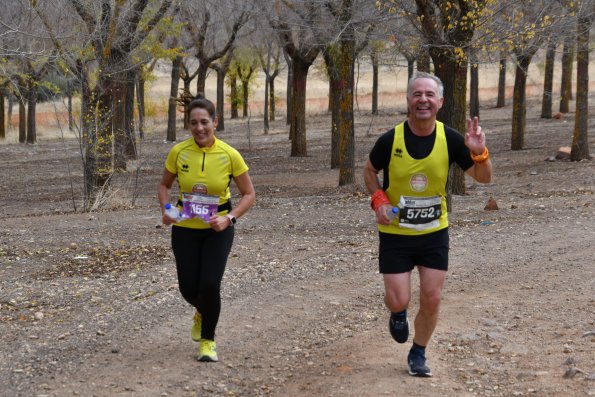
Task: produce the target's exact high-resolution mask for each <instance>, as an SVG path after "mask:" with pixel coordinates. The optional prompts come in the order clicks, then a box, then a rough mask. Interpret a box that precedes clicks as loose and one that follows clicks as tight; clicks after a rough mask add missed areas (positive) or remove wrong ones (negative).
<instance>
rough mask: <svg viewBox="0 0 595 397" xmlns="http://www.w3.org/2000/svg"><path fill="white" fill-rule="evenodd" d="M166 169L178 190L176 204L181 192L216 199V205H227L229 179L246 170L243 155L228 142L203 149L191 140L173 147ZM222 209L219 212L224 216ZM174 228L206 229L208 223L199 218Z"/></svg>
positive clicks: (179, 223) (186, 221)
mask: <svg viewBox="0 0 595 397" xmlns="http://www.w3.org/2000/svg"><path fill="white" fill-rule="evenodd" d="M165 169H166V170H167V171H169V172H171V173H172V174H175V175H176V176H177V179H178V186H179V191H180V196H179V201H178V204H180V203H181V201H182V194H183V193H201V194H208V195H211V196H218V197H219V206H220V208H221V206H224V205H225V204H226V203H228V202H229V199H230V197H231V192H230V191H229V185H230V183H231V180H232V178H234V177H237V176H239V175H242V174H243V173H245V172H247V171H248V166H247V165H246V162H245V161H244V159H243V158H242V155H241V154H240V153H239V152H238V151H237V150H236V149H234V148H233V147H231V146H230V145H228V144H227V143H225V142H223V141H221V140H219V139H217V138H215V142H214V143H213V145H212V146H211V147H208V148H202V147H200V146H198V145H197V144H196V141H195V140H194V138H193V137H191V138H188V139H186V140H184V141H182V142H180V143H178V144H176V145H174V147H172V149H171V150H170V151H169V154H168V155H167V159H166V161H165ZM227 212H228V209H225V210H223V211H221V212H220V214H221V215H224V214H225V213H227ZM176 225H178V226H183V227H188V228H192V229H207V228H209V227H210V226H209V224H208V223H206V222H204V221H203V220H202V219H200V218H192V219H188V220H183V221H181V222H178V223H177V224H176Z"/></svg>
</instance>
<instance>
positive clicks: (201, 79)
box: [196, 62, 209, 96]
mask: <svg viewBox="0 0 595 397" xmlns="http://www.w3.org/2000/svg"><path fill="white" fill-rule="evenodd" d="M208 71H209V65H207V64H204V63H203V62H201V63H200V64H199V65H198V70H197V73H196V93H197V95H198V94H200V95H202V96H205V95H206V94H205V87H206V84H207V72H208Z"/></svg>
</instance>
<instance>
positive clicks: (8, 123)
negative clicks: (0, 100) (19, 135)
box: [6, 92, 14, 131]
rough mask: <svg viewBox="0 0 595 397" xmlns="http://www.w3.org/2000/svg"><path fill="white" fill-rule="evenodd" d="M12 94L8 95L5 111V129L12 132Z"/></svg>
mask: <svg viewBox="0 0 595 397" xmlns="http://www.w3.org/2000/svg"><path fill="white" fill-rule="evenodd" d="M12 98H13V94H12V92H9V93H8V110H7V111H6V119H7V121H6V128H7V129H8V130H9V131H10V130H12V108H13V104H14V100H13V99H12Z"/></svg>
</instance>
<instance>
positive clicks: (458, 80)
mask: <svg viewBox="0 0 595 397" xmlns="http://www.w3.org/2000/svg"><path fill="white" fill-rule="evenodd" d="M439 51H440V52H441V51H442V50H440V49H437V51H436V52H439ZM451 57H452V58H451ZM453 59H455V57H454V56H452V54H448V53H444V54H439V55H433V56H432V60H433V62H434V69H435V70H436V75H437V76H438V77H439V78H440V80H442V83H443V84H444V92H445V93H449V92H451V93H452V95H445V96H444V104H443V105H442V109H440V111H439V112H438V115H437V118H438V120H440V121H442V122H443V123H444V124H446V125H449V126H451V127H452V128H454V129H456V130H457V131H459V132H460V133H464V132H465V130H466V125H467V64H468V63H467V62H466V61H463V60H458V61H454V60H453ZM447 192H448V203H449V204H448V205H449V207H450V206H451V204H450V202H451V200H450V196H451V194H457V195H463V194H465V175H464V173H463V170H461V168H460V167H459V166H457V165H456V164H453V165H452V166H451V167H450V171H449V177H448V182H447Z"/></svg>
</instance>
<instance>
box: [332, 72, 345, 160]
mask: <svg viewBox="0 0 595 397" xmlns="http://www.w3.org/2000/svg"><path fill="white" fill-rule="evenodd" d="M339 66H340V65H337V64H336V62H334V61H333V62H332V73H330V76H329V78H330V80H331V83H332V85H333V89H332V90H331V91H330V92H329V99H330V102H331V103H332V104H333V107H332V108H331V169H335V168H337V167H340V166H341V122H342V119H341V117H342V116H343V115H342V114H341V90H342V88H341V86H342V85H343V84H345V83H346V82H345V81H342V80H341V79H342V78H343V76H340V71H339V70H338V67H339Z"/></svg>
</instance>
